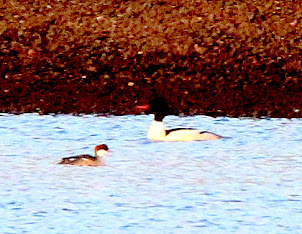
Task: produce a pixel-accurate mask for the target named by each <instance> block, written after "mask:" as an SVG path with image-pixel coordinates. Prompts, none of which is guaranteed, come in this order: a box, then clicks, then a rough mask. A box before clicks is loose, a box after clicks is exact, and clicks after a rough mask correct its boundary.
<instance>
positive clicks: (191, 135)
mask: <svg viewBox="0 0 302 234" xmlns="http://www.w3.org/2000/svg"><path fill="white" fill-rule="evenodd" d="M137 109H138V110H140V111H146V113H148V111H149V112H150V113H153V114H154V120H153V121H152V122H151V125H150V127H149V130H148V134H147V137H148V139H150V140H156V141H198V140H217V139H220V138H222V136H219V135H217V134H215V133H211V132H208V131H199V130H196V129H193V128H175V129H171V130H166V129H165V125H164V123H163V119H164V117H165V116H167V115H168V113H169V107H168V104H167V103H166V101H165V100H164V99H163V98H159V97H156V98H155V99H154V100H152V101H151V102H150V104H147V105H142V106H137Z"/></svg>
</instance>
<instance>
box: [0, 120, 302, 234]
mask: <svg viewBox="0 0 302 234" xmlns="http://www.w3.org/2000/svg"><path fill="white" fill-rule="evenodd" d="M151 120H152V116H151V115H150V116H147V115H141V116H130V115H129V116H118V117H117V116H110V117H102V116H96V115H84V116H71V115H57V116H51V115H44V116H40V115H37V114H22V115H9V114H1V116H0V160H1V164H0V179H1V183H0V198H1V199H0V214H1V219H0V233H302V222H301V220H302V121H301V119H292V120H289V119H261V120H259V119H248V118H245V119H237V118H215V119H214V118H210V117H205V116H194V117H182V118H181V117H176V116H168V117H166V118H165V123H166V125H167V128H169V127H193V128H197V129H200V130H210V131H213V132H215V133H217V134H220V135H223V136H228V137H229V138H226V139H222V140H217V141H199V142H198V141H196V142H150V141H149V140H148V139H147V138H146V132H147V129H148V127H149V124H150V122H151ZM102 143H105V144H107V145H108V146H109V148H110V150H111V151H112V152H111V153H110V154H109V155H108V157H107V158H106V166H103V167H74V166H65V165H57V163H58V162H59V161H60V159H61V158H62V157H68V156H73V155H77V154H83V153H90V154H93V148H94V146H95V145H97V144H102Z"/></svg>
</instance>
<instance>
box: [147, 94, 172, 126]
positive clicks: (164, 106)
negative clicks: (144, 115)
mask: <svg viewBox="0 0 302 234" xmlns="http://www.w3.org/2000/svg"><path fill="white" fill-rule="evenodd" d="M149 105H150V112H151V113H153V114H154V115H155V118H154V119H155V120H156V121H162V120H163V118H165V116H167V115H168V114H169V106H168V103H167V102H166V100H165V99H164V98H161V97H155V98H154V99H153V100H151V101H150V104H149Z"/></svg>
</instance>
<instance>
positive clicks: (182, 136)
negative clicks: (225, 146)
mask: <svg viewBox="0 0 302 234" xmlns="http://www.w3.org/2000/svg"><path fill="white" fill-rule="evenodd" d="M147 137H148V139H150V140H155V141H198V140H199V141H201V140H217V139H220V138H221V136H219V135H216V134H214V133H210V132H201V131H199V130H196V129H175V130H172V131H166V129H165V124H164V123H163V122H162V121H156V120H153V121H152V123H151V125H150V127H149V130H148V135H147Z"/></svg>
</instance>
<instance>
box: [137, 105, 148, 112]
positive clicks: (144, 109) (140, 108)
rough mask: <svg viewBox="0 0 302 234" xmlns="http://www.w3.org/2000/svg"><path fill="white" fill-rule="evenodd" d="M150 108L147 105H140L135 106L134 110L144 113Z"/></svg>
mask: <svg viewBox="0 0 302 234" xmlns="http://www.w3.org/2000/svg"><path fill="white" fill-rule="evenodd" d="M149 108H150V106H149V105H140V106H136V109H138V110H139V111H146V110H148V109H149Z"/></svg>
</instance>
